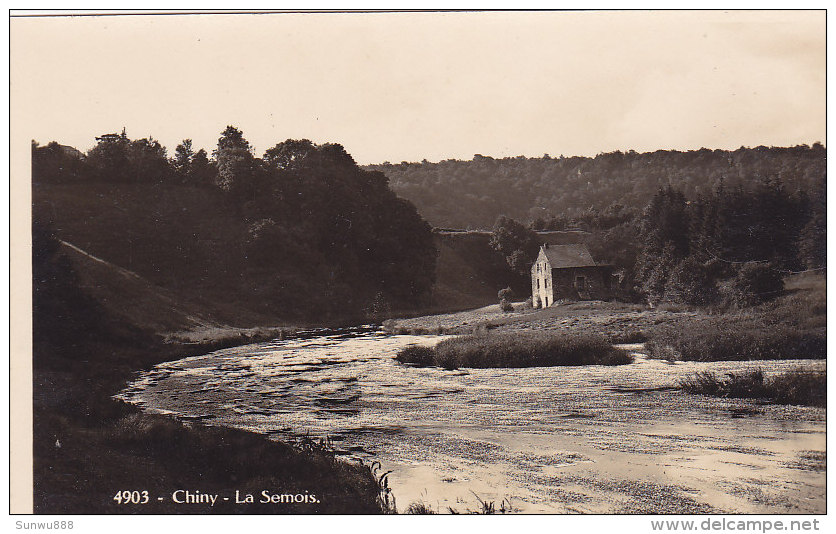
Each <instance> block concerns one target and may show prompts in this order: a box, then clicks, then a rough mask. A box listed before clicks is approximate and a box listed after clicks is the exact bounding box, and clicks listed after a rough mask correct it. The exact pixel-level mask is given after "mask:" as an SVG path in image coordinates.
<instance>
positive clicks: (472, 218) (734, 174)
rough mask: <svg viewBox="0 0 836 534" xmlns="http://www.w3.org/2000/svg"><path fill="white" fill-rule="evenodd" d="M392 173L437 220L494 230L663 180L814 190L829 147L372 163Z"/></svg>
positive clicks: (700, 186) (698, 191)
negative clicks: (762, 182)
mask: <svg viewBox="0 0 836 534" xmlns="http://www.w3.org/2000/svg"><path fill="white" fill-rule="evenodd" d="M365 168H367V169H369V170H379V171H382V172H384V173H386V175H387V176H388V177H389V179H390V181H391V187H392V189H393V190H394V191H395V192H396V193H398V194H399V195H400V196H402V197H404V198H406V199H408V200H410V201H411V202H413V203H414V204H415V205H416V206H417V208H418V210H419V212H420V213H421V214H422V215H423V216H424V218H426V219H427V220H428V221H429V222H430V223H431V224H433V225H434V226H437V227H443V228H462V229H490V228H491V226H492V225H493V223H494V222H495V220H496V218H497V217H498V216H499V215H505V216H508V217H511V218H513V219H515V220H518V221H521V222H523V223H525V224H529V223H534V224H535V225H539V226H546V225H548V224H552V227H551V229H556V230H559V229H562V224H561V223H562V222H565V220H564V221H561V220H560V219H561V218H565V217H569V218H574V217H577V216H578V215H581V214H582V213H583V212H584V211H585V210H587V208H594V209H596V210H604V209H605V208H607V207H608V206H609V205H610V204H611V203H613V202H615V201H618V202H620V203H621V204H622V205H624V206H631V207H642V206H644V205H646V204H647V203H648V202H649V201H650V199H651V197H653V195H654V194H655V193H656V191H657V190H658V189H659V188H660V187H664V186H667V185H671V186H672V187H674V188H676V189H678V190H680V191H682V193H683V194H684V195H686V196H687V197H688V198H692V199H693V198H696V197H697V196H698V195H708V194H710V193H711V192H712V191H714V190H715V189H716V188H717V186H718V185H719V184H720V183H721V182H723V183H724V184H725V187H727V188H734V187H736V186H738V185H743V186H744V187H748V184H752V183H755V182H757V181H758V180H759V179H760V178H761V177H764V176H771V177H773V178H775V179H778V180H780V181H781V182H782V183H783V184H784V185H785V187H787V188H789V189H791V190H795V189H799V188H800V189H804V190H807V191H810V190H811V189H812V187H813V185H814V183H815V181H816V180H817V179H818V178H819V177H821V176H823V175H824V173H825V169H826V150H825V148H824V146H822V145H821V144H820V143H815V144H813V145H812V146H807V145H799V146H794V147H786V148H781V147H766V146H758V147H754V148H744V147H741V148H739V149H737V150H710V149H707V148H702V149H699V150H690V151H677V150H657V151H655V152H647V153H637V152H634V151H627V152H621V151H615V152H609V153H605V154H599V155H597V156H595V157H591V158H590V157H564V156H558V157H552V156H549V155H548V154H545V155H543V156H542V157H540V158H527V157H523V156H518V157H511V158H501V159H499V158H492V157H489V156H482V155H479V154H477V155H475V156H474V157H473V159H471V160H455V159H448V160H444V161H440V162H437V163H432V162H428V161H426V160H424V161H422V162H401V163H397V164H392V163H383V164H380V165H369V166H367V167H365Z"/></svg>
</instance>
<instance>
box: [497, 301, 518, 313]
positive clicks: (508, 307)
mask: <svg viewBox="0 0 836 534" xmlns="http://www.w3.org/2000/svg"><path fill="white" fill-rule="evenodd" d="M499 309H500V310H502V311H504V312H512V311H514V305H513V304H511V303H510V302H508V301H507V300H501V301H500V302H499Z"/></svg>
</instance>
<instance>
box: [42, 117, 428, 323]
mask: <svg viewBox="0 0 836 534" xmlns="http://www.w3.org/2000/svg"><path fill="white" fill-rule="evenodd" d="M98 139H99V143H98V144H97V145H96V146H95V147H94V148H93V149H91V150H90V151H89V152H88V153H87V154H86V156H85V157H84V158H80V157H79V156H78V154H77V153H75V152H73V151H72V150H68V147H64V146H62V145H59V144H58V143H50V144H48V145H45V146H40V145H38V144H33V147H32V163H33V175H32V193H33V222H34V224H35V226H36V231H35V232H34V237H36V238H37V237H38V236H42V235H49V234H54V235H55V236H56V237H57V238H58V239H60V240H63V241H66V242H68V243H70V244H72V245H74V246H76V247H78V248H80V249H81V250H83V251H84V252H86V253H89V254H91V255H93V256H95V257H97V258H100V259H102V260H105V261H106V262H108V263H109V264H112V265H114V266H116V267H118V268H122V269H125V270H127V271H130V272H131V273H135V274H136V275H137V276H139V277H141V278H142V279H143V280H146V281H148V282H149V283H151V284H153V285H155V286H158V287H159V288H160V289H162V290H164V291H165V292H169V293H171V294H172V295H174V296H176V297H177V298H178V299H181V300H182V299H187V300H189V301H197V302H198V303H199V305H198V309H200V310H203V311H205V312H206V313H207V314H208V315H209V317H212V318H214V319H217V320H219V321H221V322H223V323H225V324H230V325H239V326H254V325H258V324H277V323H278V322H280V321H289V322H295V323H297V324H298V323H299V322H303V323H307V322H315V323H320V324H323V323H324V324H333V323H338V322H345V321H347V322H358V321H364V320H371V319H374V318H376V317H377V316H379V315H380V314H381V313H384V312H388V311H389V310H410V309H416V308H418V307H422V306H425V305H426V304H427V303H428V302H429V299H430V293H431V290H432V286H433V281H434V276H435V260H436V248H435V246H434V245H433V236H432V232H431V228H430V226H429V225H428V224H427V223H426V222H425V221H424V220H423V219H422V218H421V217H420V216H419V215H418V213H417V211H416V210H415V207H414V206H412V205H411V204H410V203H409V202H407V201H405V200H403V199H401V198H398V197H397V196H396V195H395V194H394V193H393V192H392V191H391V190H390V189H389V188H388V186H387V180H386V177H385V176H384V175H383V174H382V173H379V172H374V171H365V170H363V169H360V168H359V167H358V166H357V165H356V163H355V162H354V160H353V159H352V158H351V156H350V155H349V154H347V153H346V152H345V150H344V149H343V147H342V146H340V145H336V144H323V145H315V144H313V143H311V142H310V141H306V140H302V141H296V140H287V141H285V142H282V143H279V144H277V145H276V146H274V147H273V148H271V149H270V150H268V151H267V152H266V153H265V154H264V155H263V157H261V158H259V157H256V156H255V155H254V154H253V151H252V149H251V147H250V145H249V143H248V142H247V141H246V139H244V137H243V135H242V133H241V132H240V131H239V130H237V129H236V128H234V127H228V128H227V129H226V130H225V131H224V132H223V133H222V135H221V137H220V138H219V140H218V148H217V149H216V150H215V151H214V152H213V154H212V158H211V159H209V158H208V157H207V154H206V153H205V152H204V151H203V150H200V151H198V152H197V153H195V152H193V151H192V149H191V142H190V141H188V140H185V141H184V142H183V143H181V144H180V145H179V146H178V147H177V150H176V152H175V156H174V157H173V158H171V159H169V158H168V157H167V154H166V151H165V148H164V147H162V146H160V144H159V143H158V142H157V141H155V140H153V139H150V138H149V139H138V140H132V139H129V138H128V137H127V135H125V133H124V132H123V133H122V134H121V135H119V134H108V135H104V136H102V137H100V138H98ZM34 246H35V248H36V251H37V249H38V248H39V247H41V246H42V244H41V243H39V242H35V243H34ZM38 284H39V281H38V280H36V281H35V286H36V290H37V288H38ZM56 320H57V319H56Z"/></svg>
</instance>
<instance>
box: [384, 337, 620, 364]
mask: <svg viewBox="0 0 836 534" xmlns="http://www.w3.org/2000/svg"><path fill="white" fill-rule="evenodd" d="M396 359H397V360H398V361H399V362H401V363H407V364H412V365H417V366H421V367H430V366H432V367H443V368H445V369H458V368H460V367H472V368H489V367H548V366H556V365H622V364H627V363H630V362H631V361H632V358H631V357H630V356H629V355H628V354H627V352H625V351H623V350H620V349H616V348H614V347H613V346H612V345H611V344H610V343H609V342H608V341H607V340H606V339H605V338H604V337H602V336H598V335H594V334H575V333H565V332H558V331H535V332H517V333H498V332H497V333H492V332H488V333H481V334H474V335H469V336H462V337H457V338H451V339H445V340H443V341H441V342H440V343H439V344H438V345H436V346H435V347H433V348H429V347H419V346H410V347H407V348H405V349H403V350H402V351H401V352H399V353H398V355H397V356H396Z"/></svg>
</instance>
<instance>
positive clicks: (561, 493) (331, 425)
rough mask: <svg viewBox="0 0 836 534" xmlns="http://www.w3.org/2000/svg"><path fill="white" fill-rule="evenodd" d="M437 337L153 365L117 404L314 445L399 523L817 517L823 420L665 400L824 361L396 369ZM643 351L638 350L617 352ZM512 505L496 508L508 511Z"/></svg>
mask: <svg viewBox="0 0 836 534" xmlns="http://www.w3.org/2000/svg"><path fill="white" fill-rule="evenodd" d="M441 339H443V336H392V335H387V334H384V333H382V332H375V331H373V332H361V333H352V332H348V333H344V334H339V335H323V336H318V337H314V338H310V339H297V340H285V341H272V342H267V343H259V344H254V345H247V346H242V347H234V348H230V349H224V350H220V351H216V352H213V353H211V354H207V355H204V356H197V357H192V358H186V359H183V360H179V361H175V362H169V363H164V364H162V365H159V366H157V367H156V368H154V369H153V370H151V371H149V372H147V373H144V374H143V375H141V376H140V377H139V378H138V379H137V380H135V381H134V382H133V383H131V384H130V385H129V387H128V388H127V389H126V390H125V391H123V392H122V393H120V395H119V397H120V398H122V399H124V400H126V401H128V402H132V403H135V404H137V405H139V406H141V407H142V408H143V409H145V410H147V411H151V412H157V413H166V414H171V415H174V416H176V417H179V418H182V419H184V420H191V421H201V422H202V423H204V424H212V425H227V426H234V427H239V428H244V429H248V430H252V431H255V432H260V433H265V434H268V435H270V436H273V437H276V438H278V439H287V438H294V437H299V436H301V435H310V436H311V437H323V436H328V437H329V438H330V439H331V441H332V443H333V444H334V446H335V447H337V448H338V449H339V450H340V451H341V453H342V454H344V455H345V456H346V457H349V458H351V457H354V458H362V459H364V460H366V461H370V460H378V461H380V462H381V463H382V465H383V469H385V470H387V471H388V470H392V471H393V472H392V474H391V475H390V477H389V478H390V485H391V487H392V488H393V492H394V495H395V498H396V499H397V504H398V507H399V508H400V509H401V510H403V509H404V508H406V506H407V505H408V504H410V503H412V502H416V501H422V502H424V503H426V504H428V505H429V506H431V507H432V508H434V509H436V510H440V511H442V512H443V511H447V510H448V507H449V508H453V509H455V510H457V511H459V512H465V511H468V510H476V509H478V508H479V504H478V500H479V499H481V500H484V501H488V502H489V501H493V502H495V503H496V506H497V507H499V506H500V503H505V506H506V507H510V508H511V509H513V510H514V511H519V512H527V513H538V512H549V513H696V512H715V513H719V512H727V513H733V512H738V513H823V512H824V511H825V474H826V469H825V467H826V453H825V419H826V411H825V410H824V409H821V408H810V407H798V406H778V405H762V404H758V403H755V402H753V401H747V400H740V399H718V398H712V397H703V396H695V395H689V394H685V393H682V392H680V391H677V390H673V389H664V388H666V387H670V386H674V385H676V383H677V382H678V380H679V378H681V377H683V376H686V375H689V374H690V373H693V372H694V371H699V370H712V371H715V372H717V373H721V374H723V373H727V372H739V371H742V370H745V369H749V368H755V367H762V368H763V369H764V370H765V371H766V372H767V374H769V373H774V372H780V371H782V370H786V369H789V368H792V367H796V366H798V365H800V364H803V365H804V366H805V367H812V368H816V369H824V368H825V363H824V362H822V361H797V360H796V361H791V360H788V361H777V362H776V361H770V362H712V363H695V362H684V363H683V362H680V363H676V364H670V363H667V362H663V361H658V360H649V359H646V358H644V357H642V356H640V355H639V356H638V357H637V358H636V361H635V363H633V364H630V365H624V366H618V367H604V366H585V367H542V368H529V369H470V370H458V371H447V370H442V369H436V368H415V367H408V366H404V365H402V364H399V363H398V362H396V361H394V360H393V357H394V355H395V354H396V353H397V351H398V350H399V349H401V348H402V347H405V346H407V345H409V344H419V345H433V344H435V343H437V342H438V341H439V340H441ZM627 348H628V349H632V350H639V349H640V346H627ZM509 503H510V504H509Z"/></svg>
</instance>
